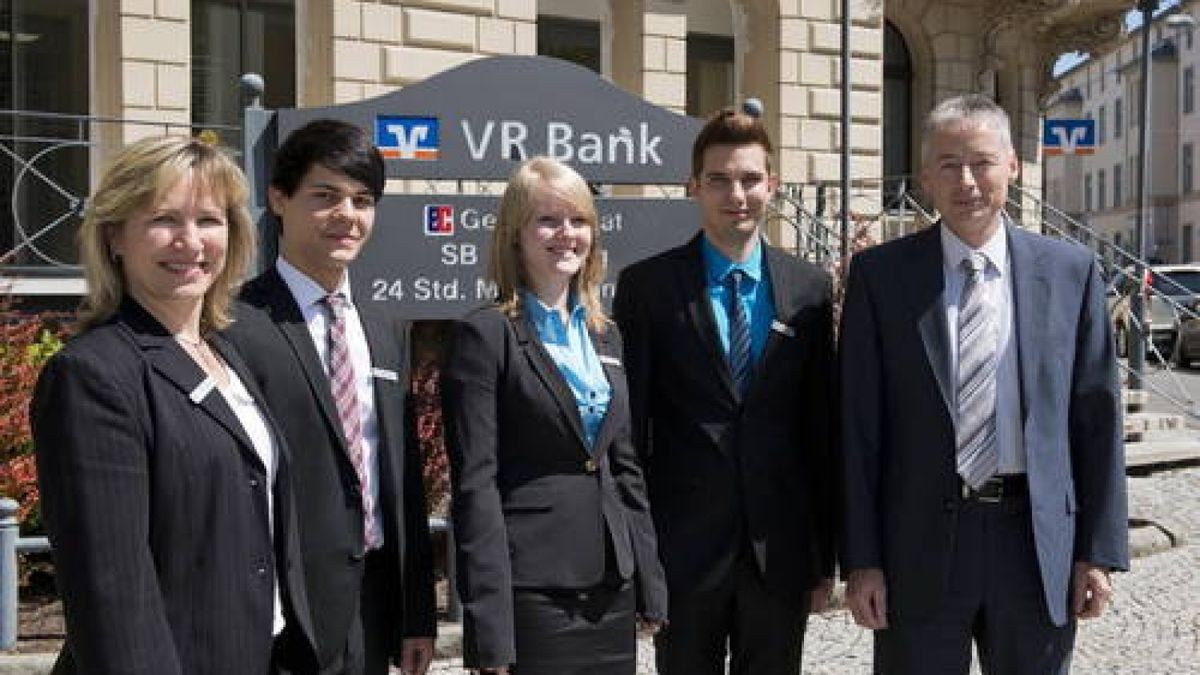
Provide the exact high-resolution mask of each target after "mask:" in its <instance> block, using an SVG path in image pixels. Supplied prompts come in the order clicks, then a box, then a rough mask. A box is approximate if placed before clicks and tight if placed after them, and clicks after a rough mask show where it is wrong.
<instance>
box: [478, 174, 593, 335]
mask: <svg viewBox="0 0 1200 675" xmlns="http://www.w3.org/2000/svg"><path fill="white" fill-rule="evenodd" d="M541 191H544V192H548V193H550V194H552V195H554V196H555V197H557V198H559V199H561V200H563V201H565V202H567V203H568V204H570V205H571V206H573V207H574V208H575V209H576V210H577V211H579V213H580V214H582V215H583V217H584V219H585V220H586V221H587V223H588V227H590V228H591V230H592V245H591V246H590V247H589V248H588V253H587V257H586V258H584V261H583V268H582V269H580V270H579V272H577V273H576V274H575V276H574V277H573V278H572V279H571V291H572V293H574V295H575V297H576V298H578V299H579V302H580V304H582V305H583V307H584V310H586V312H587V322H588V328H590V329H591V330H593V331H596V332H603V331H604V330H605V329H606V328H607V326H608V317H607V316H605V314H604V305H603V304H601V302H600V284H601V282H602V281H603V280H604V263H603V260H602V258H601V256H600V218H599V216H598V214H597V213H596V202H595V200H593V199H592V191H591V188H589V187H588V184H587V182H586V181H585V180H583V177H582V176H580V175H579V174H578V173H577V172H576V171H575V170H574V169H572V168H571V167H569V166H567V165H566V164H563V163H562V162H560V161H558V160H555V159H550V158H549V157H534V158H532V159H530V160H528V161H526V162H524V163H523V164H521V165H520V166H518V167H517V169H516V170H515V171H513V173H512V175H511V176H509V178H508V186H507V187H506V188H505V189H504V196H503V197H502V198H501V199H500V214H499V216H498V218H497V220H496V231H495V232H494V233H492V250H491V257H490V261H489V264H488V276H489V277H490V278H491V280H492V281H493V282H494V283H495V284H496V290H497V295H496V302H497V303H498V304H499V305H500V309H501V310H503V311H504V312H505V313H506V314H508V315H509V316H515V315H517V314H518V313H520V311H521V290H522V289H524V288H526V287H528V286H529V279H528V278H527V272H526V270H525V265H524V263H523V261H522V258H521V228H522V227H524V226H525V225H527V224H528V223H529V222H530V221H532V220H533V217H534V199H535V196H536V194H537V193H538V192H541Z"/></svg>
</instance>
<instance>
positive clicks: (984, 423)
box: [954, 251, 999, 489]
mask: <svg viewBox="0 0 1200 675" xmlns="http://www.w3.org/2000/svg"><path fill="white" fill-rule="evenodd" d="M986 265H987V259H986V258H985V257H984V256H983V254H982V253H979V252H978V251H975V252H972V253H971V255H970V256H969V257H967V258H964V259H963V262H962V267H963V271H964V272H965V273H966V283H965V284H963V290H962V297H961V299H960V300H959V303H958V420H957V423H956V424H955V430H954V432H955V433H954V436H955V443H956V445H957V447H958V451H957V457H956V464H957V469H958V474H959V475H960V476H962V479H963V482H964V483H966V484H967V485H969V486H970V487H972V488H976V489H977V488H979V486H981V485H983V483H984V482H986V481H987V480H988V479H989V478H991V477H992V476H994V475H995V474H996V469H997V467H998V465H999V453H998V451H997V448H996V348H997V335H996V333H997V326H996V310H995V307H994V306H993V305H992V302H991V297H990V295H991V294H989V293H988V292H987V291H988V288H987V287H986V286H985V285H984V283H983V272H984V269H985V267H986Z"/></svg>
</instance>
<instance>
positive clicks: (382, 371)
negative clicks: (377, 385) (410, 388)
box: [371, 366, 400, 382]
mask: <svg viewBox="0 0 1200 675" xmlns="http://www.w3.org/2000/svg"><path fill="white" fill-rule="evenodd" d="M371 377H375V378H378V379H380V380H387V381H389V382H399V381H400V376H399V375H397V374H396V371H394V370H388V369H387V368H376V367H374V366H372V367H371Z"/></svg>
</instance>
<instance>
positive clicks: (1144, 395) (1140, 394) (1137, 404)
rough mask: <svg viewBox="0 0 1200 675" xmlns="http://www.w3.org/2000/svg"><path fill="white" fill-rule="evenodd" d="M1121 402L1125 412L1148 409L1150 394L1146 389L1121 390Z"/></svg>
mask: <svg viewBox="0 0 1200 675" xmlns="http://www.w3.org/2000/svg"><path fill="white" fill-rule="evenodd" d="M1121 402H1122V403H1123V404H1124V405H1125V410H1128V411H1130V412H1135V411H1138V410H1141V409H1142V408H1144V407H1146V404H1147V403H1149V402H1150V392H1148V391H1146V390H1145V389H1125V388H1122V389H1121Z"/></svg>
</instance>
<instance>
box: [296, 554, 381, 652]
mask: <svg viewBox="0 0 1200 675" xmlns="http://www.w3.org/2000/svg"><path fill="white" fill-rule="evenodd" d="M363 565H364V568H363V581H362V588H361V590H360V593H359V606H358V610H359V611H358V614H357V615H356V616H355V617H354V618H353V620H352V621H351V623H350V632H349V634H348V635H347V636H346V647H345V649H344V650H343V651H342V654H341V656H340V657H339V658H338V659H336V661H335V662H334V663H331V664H327V666H326V668H325V670H324V671H322V672H324V673H328V674H329V675H388V668H389V667H390V664H389V662H390V660H391V649H392V644H393V640H392V637H393V635H394V634H395V632H396V630H397V626H396V617H395V615H394V611H393V610H394V608H392V607H389V606H388V601H387V599H388V598H391V597H395V595H394V593H392V588H393V585H394V584H397V583H399V580H398V579H396V578H395V574H394V573H392V572H391V571H390V569H389V567H388V565H387V557H386V556H385V555H384V554H383V553H382V552H380V551H372V552H370V553H368V554H367V557H366V559H365V560H364V561H363ZM313 611H314V612H319V611H321V608H320V607H314V608H313Z"/></svg>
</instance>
